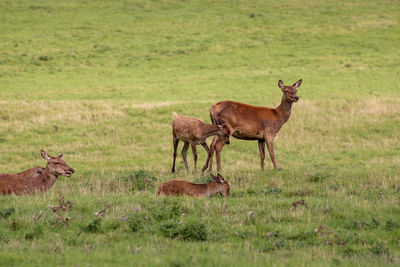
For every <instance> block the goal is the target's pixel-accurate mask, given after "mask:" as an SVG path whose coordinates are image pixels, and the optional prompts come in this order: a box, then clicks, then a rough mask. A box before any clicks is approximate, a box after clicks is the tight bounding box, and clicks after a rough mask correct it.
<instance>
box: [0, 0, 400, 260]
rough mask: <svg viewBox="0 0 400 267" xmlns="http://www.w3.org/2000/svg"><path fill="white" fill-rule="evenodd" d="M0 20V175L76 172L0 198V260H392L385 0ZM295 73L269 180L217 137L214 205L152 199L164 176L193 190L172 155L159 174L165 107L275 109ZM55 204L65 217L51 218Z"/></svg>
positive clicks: (399, 87)
mask: <svg viewBox="0 0 400 267" xmlns="http://www.w3.org/2000/svg"><path fill="white" fill-rule="evenodd" d="M0 9H1V10H2V11H1V16H0V29H1V30H0V47H1V48H0V147H1V149H0V168H1V169H0V172H1V173H16V172H20V171H22V170H25V169H28V168H31V167H33V166H36V165H42V166H44V164H45V162H44V161H43V160H42V159H41V158H40V154H39V150H40V149H45V150H46V151H47V152H48V153H49V154H51V155H58V154H59V153H64V159H65V160H66V162H67V163H68V164H69V165H71V166H72V167H73V168H74V169H75V170H76V173H75V174H74V175H73V176H72V177H71V178H65V177H60V178H59V179H58V181H57V183H56V184H55V185H54V187H53V188H52V189H51V190H50V191H48V192H46V193H44V194H36V195H33V196H18V197H17V196H6V197H1V198H0V265H5V266H12V265H14V266H21V265H52V266H54V265H60V264H65V265H77V264H79V265H85V266H86V265H112V264H115V265H126V264H130V265H137V266H143V265H163V266H164V265H169V266H193V265H196V266H198V265H204V266H242V265H252V266H263V265H273V266H287V265H289V266H310V265H323V266H334V265H351V266H365V265H380V266H381V265H390V264H392V263H394V264H399V262H400V253H399V249H400V243H399V238H400V215H399V214H400V213H399V211H400V206H399V200H400V199H399V196H400V195H399V194H400V188H399V185H400V177H399V174H398V168H399V165H400V148H399V140H400V132H399V129H400V83H399V73H400V63H399V62H400V54H399V42H400V38H399V36H400V27H399V16H398V14H399V13H400V6H399V5H398V4H397V2H396V1H375V0H371V1H358V2H354V1H306V0H293V1H283V2H282V1H173V0H171V1H101V0H98V1H94V0H93V1H92V0H90V1H28V0H26V1H23V0H19V1H8V0H4V1H1V2H0ZM299 78H302V79H303V84H302V85H301V87H300V88H299V92H298V94H299V96H300V101H299V102H298V103H297V104H295V105H294V107H293V110H292V116H291V118H290V120H289V121H288V122H287V123H286V125H284V126H283V128H282V129H281V131H280V132H279V134H278V137H277V138H276V140H275V154H276V158H277V163H278V165H279V166H280V167H282V168H283V170H282V171H278V172H276V171H273V168H272V164H271V162H270V160H269V158H267V160H266V166H267V170H266V171H265V172H261V171H260V170H259V168H260V166H259V165H260V162H259V152H258V146H257V143H256V142H245V141H239V140H236V139H233V140H231V144H230V145H229V146H226V147H225V148H224V150H223V153H222V168H223V170H222V175H223V176H224V177H225V178H226V179H227V180H228V181H229V183H230V184H231V197H229V198H222V197H212V198H209V199H194V198H187V197H184V198H179V197H173V198H158V197H156V196H155V191H156V188H157V186H158V185H159V184H161V183H162V182H163V181H166V180H169V179H174V178H184V179H187V180H190V181H197V182H199V181H205V180H206V178H205V177H198V176H195V175H192V174H190V175H186V174H185V172H184V165H183V163H182V159H181V156H180V155H179V156H178V160H177V171H178V172H177V173H176V174H174V175H172V174H171V173H170V168H171V166H172V137H171V120H172V112H174V111H175V112H177V113H179V114H184V115H188V116H193V117H198V118H201V119H203V120H205V121H207V122H209V121H210V119H209V113H208V112H209V107H210V106H211V105H212V104H214V103H216V102H218V101H221V100H226V99H231V100H236V101H241V102H246V103H249V104H254V105H263V106H268V107H274V106H277V105H278V104H279V102H280V98H281V91H280V89H279V88H278V86H277V82H278V80H279V79H282V80H283V81H284V82H285V84H292V83H294V82H295V81H297V80H298V79H299ZM181 147H182V145H181V146H180V147H179V149H180V148H181ZM198 153H199V166H200V167H201V166H202V164H203V162H204V160H205V157H206V155H205V152H204V150H203V149H202V148H201V147H199V148H198ZM188 158H189V165H190V168H193V162H192V157H191V153H189V156H188ZM144 179H146V181H147V182H144ZM61 196H63V197H64V199H65V200H69V201H71V202H72V208H71V209H68V210H66V211H62V212H60V214H59V215H60V216H61V217H58V218H57V214H56V213H53V212H52V210H51V208H50V206H56V205H58V203H59V199H60V197H61ZM301 199H304V200H305V202H306V203H307V207H303V206H298V207H296V208H295V207H292V203H293V202H294V201H298V200H301ZM110 204H111V205H110ZM107 206H108V208H107V209H106V212H105V215H104V216H103V217H99V216H96V215H95V213H96V212H99V211H101V210H102V209H104V208H105V207H107ZM67 217H68V219H66V218H67ZM321 225H322V226H324V227H326V228H324V229H325V230H323V232H320V233H319V232H317V231H316V229H317V228H318V227H320V226H321Z"/></svg>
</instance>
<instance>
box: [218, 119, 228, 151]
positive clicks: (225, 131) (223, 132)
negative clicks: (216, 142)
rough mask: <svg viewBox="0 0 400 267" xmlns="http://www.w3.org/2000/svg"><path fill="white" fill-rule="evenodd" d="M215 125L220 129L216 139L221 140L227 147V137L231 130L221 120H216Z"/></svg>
mask: <svg viewBox="0 0 400 267" xmlns="http://www.w3.org/2000/svg"><path fill="white" fill-rule="evenodd" d="M216 124H217V126H218V127H219V128H220V129H221V131H219V132H218V138H219V139H220V140H222V141H223V142H224V143H225V144H227V145H229V143H230V142H229V136H230V135H231V130H230V129H229V127H228V126H227V125H226V124H225V121H224V120H223V119H218V120H217V123H216Z"/></svg>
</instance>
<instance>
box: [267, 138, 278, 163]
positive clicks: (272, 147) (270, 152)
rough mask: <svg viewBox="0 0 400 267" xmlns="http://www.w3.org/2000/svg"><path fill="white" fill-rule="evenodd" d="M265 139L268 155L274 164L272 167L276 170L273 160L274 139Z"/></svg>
mask: <svg viewBox="0 0 400 267" xmlns="http://www.w3.org/2000/svg"><path fill="white" fill-rule="evenodd" d="M266 141H267V147H268V152H269V156H270V157H271V160H272V164H273V165H274V169H275V170H277V169H278V166H277V165H276V161H275V153H274V143H273V142H274V139H273V138H267V139H266Z"/></svg>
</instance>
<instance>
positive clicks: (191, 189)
mask: <svg viewBox="0 0 400 267" xmlns="http://www.w3.org/2000/svg"><path fill="white" fill-rule="evenodd" d="M210 176H211V178H212V179H213V180H214V182H210V183H208V184H194V183H191V182H188V181H186V180H179V179H176V180H170V181H167V182H165V183H163V184H162V185H160V187H159V188H158V190H157V195H158V196H171V195H173V196H183V195H186V196H193V197H210V196H213V195H216V194H218V193H219V194H221V195H222V196H224V197H228V196H229V189H230V187H229V183H228V182H227V181H225V179H224V178H223V177H222V176H221V174H219V173H218V174H217V176H215V175H213V174H212V173H210Z"/></svg>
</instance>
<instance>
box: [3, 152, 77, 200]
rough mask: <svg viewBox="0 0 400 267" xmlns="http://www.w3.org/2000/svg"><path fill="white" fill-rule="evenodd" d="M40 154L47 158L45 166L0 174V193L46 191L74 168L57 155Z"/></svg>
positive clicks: (22, 193) (23, 193) (68, 174)
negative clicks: (59, 177)
mask: <svg viewBox="0 0 400 267" xmlns="http://www.w3.org/2000/svg"><path fill="white" fill-rule="evenodd" d="M40 154H41V155H42V157H43V158H44V159H45V160H47V165H46V168H43V167H40V166H37V167H34V168H32V169H28V170H26V171H23V172H20V173H17V174H0V194H3V195H6V194H16V195H26V194H33V193H35V192H38V191H42V192H43V191H47V190H49V189H50V187H51V186H52V185H53V184H54V183H55V181H56V180H57V177H58V176H60V175H62V176H66V177H70V176H71V175H72V173H74V172H75V171H74V169H72V168H71V167H70V166H68V165H67V164H66V163H65V161H64V160H62V159H61V157H62V154H61V155H59V156H58V157H51V156H49V155H48V154H47V153H46V152H45V151H43V150H41V151H40Z"/></svg>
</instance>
